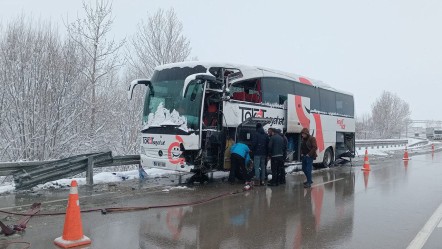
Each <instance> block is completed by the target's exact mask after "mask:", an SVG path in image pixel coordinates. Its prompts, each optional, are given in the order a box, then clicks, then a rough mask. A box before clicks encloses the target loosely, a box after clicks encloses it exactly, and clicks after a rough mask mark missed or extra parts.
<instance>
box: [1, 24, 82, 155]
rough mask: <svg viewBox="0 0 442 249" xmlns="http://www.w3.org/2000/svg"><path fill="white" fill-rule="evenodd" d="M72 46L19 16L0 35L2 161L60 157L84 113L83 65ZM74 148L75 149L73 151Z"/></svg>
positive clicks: (49, 29)
mask: <svg viewBox="0 0 442 249" xmlns="http://www.w3.org/2000/svg"><path fill="white" fill-rule="evenodd" d="M76 54H77V53H75V47H73V46H72V44H70V43H69V42H68V43H63V42H61V41H60V38H59V34H58V32H57V30H56V29H54V28H52V26H51V23H48V22H40V21H38V22H33V20H32V19H29V20H28V21H25V19H24V17H23V16H22V17H19V18H17V19H16V20H14V21H12V22H11V23H9V24H8V25H7V27H6V28H5V32H4V33H2V34H1V36H0V89H2V91H1V93H0V101H1V102H2V103H1V110H0V113H1V114H0V119H1V125H0V145H2V146H0V157H1V158H3V159H5V160H17V159H30V160H42V159H48V158H55V157H59V156H62V154H60V153H61V152H66V150H63V149H66V148H67V147H66V146H68V145H69V144H70V143H72V140H74V139H73V138H75V136H76V134H77V133H75V132H72V131H70V130H69V129H71V127H72V123H77V121H78V120H77V118H78V116H79V115H80V114H81V110H82V109H81V108H76V107H77V106H81V104H82V103H81V101H78V97H77V96H79V95H81V89H78V87H77V84H75V83H76V82H78V80H79V75H80V74H79V71H78V69H79V68H80V66H79V65H82V61H81V60H79V59H78V57H76ZM74 148H75V147H74Z"/></svg>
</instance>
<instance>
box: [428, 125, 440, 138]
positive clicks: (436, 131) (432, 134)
mask: <svg viewBox="0 0 442 249" xmlns="http://www.w3.org/2000/svg"><path fill="white" fill-rule="evenodd" d="M425 133H426V134H427V138H428V139H434V140H441V139H442V128H427V129H426V130H425Z"/></svg>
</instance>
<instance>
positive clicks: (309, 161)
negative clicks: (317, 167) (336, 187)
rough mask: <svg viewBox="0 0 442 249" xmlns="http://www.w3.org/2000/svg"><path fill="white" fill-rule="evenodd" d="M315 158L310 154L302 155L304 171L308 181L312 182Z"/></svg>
mask: <svg viewBox="0 0 442 249" xmlns="http://www.w3.org/2000/svg"><path fill="white" fill-rule="evenodd" d="M312 170H313V158H311V157H308V156H303V157H302V171H303V172H304V174H305V177H306V178H307V183H309V184H312V183H313V181H312Z"/></svg>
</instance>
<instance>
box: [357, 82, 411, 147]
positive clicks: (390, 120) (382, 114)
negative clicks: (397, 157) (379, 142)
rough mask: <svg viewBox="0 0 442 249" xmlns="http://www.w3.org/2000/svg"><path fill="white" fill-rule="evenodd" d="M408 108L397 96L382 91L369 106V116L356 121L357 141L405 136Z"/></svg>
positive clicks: (366, 115)
mask: <svg viewBox="0 0 442 249" xmlns="http://www.w3.org/2000/svg"><path fill="white" fill-rule="evenodd" d="M410 115H411V111H410V106H409V105H408V103H407V102H405V101H404V100H402V99H401V98H400V97H399V96H398V95H396V94H394V93H391V92H388V91H384V92H383V93H382V94H381V96H379V97H378V98H377V99H376V100H375V102H374V103H373V104H372V106H371V114H365V115H362V116H361V117H358V118H357V120H356V138H357V139H389V138H401V137H404V136H406V135H405V132H406V130H407V127H406V126H407V125H408V124H409V122H408V121H409V120H410Z"/></svg>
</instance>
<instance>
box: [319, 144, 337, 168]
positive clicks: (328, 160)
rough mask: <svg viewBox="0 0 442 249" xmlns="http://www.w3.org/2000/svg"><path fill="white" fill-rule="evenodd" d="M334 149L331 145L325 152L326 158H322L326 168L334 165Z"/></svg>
mask: <svg viewBox="0 0 442 249" xmlns="http://www.w3.org/2000/svg"><path fill="white" fill-rule="evenodd" d="M333 161H334V160H333V150H332V149H331V148H330V147H329V148H327V149H326V150H325V152H324V158H323V159H322V165H323V166H324V168H328V167H331V166H333Z"/></svg>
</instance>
